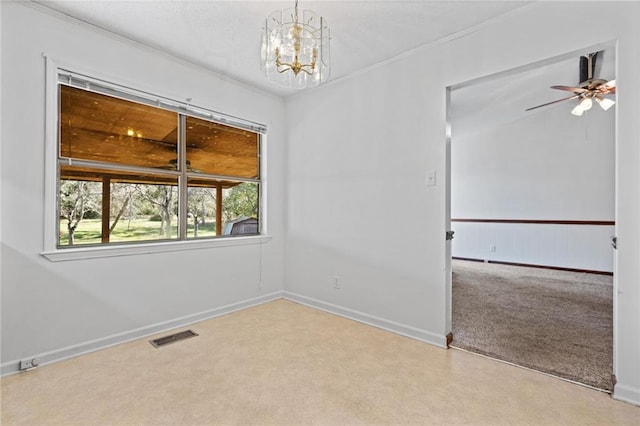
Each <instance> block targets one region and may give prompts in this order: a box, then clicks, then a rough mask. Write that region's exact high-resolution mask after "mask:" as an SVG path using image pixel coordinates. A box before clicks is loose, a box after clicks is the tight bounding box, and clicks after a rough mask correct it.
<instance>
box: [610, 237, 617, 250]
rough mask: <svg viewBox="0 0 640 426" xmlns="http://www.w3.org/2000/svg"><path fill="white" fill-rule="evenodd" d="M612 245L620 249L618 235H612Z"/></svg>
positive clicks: (615, 248)
mask: <svg viewBox="0 0 640 426" xmlns="http://www.w3.org/2000/svg"><path fill="white" fill-rule="evenodd" d="M611 247H613V249H614V250H618V237H611Z"/></svg>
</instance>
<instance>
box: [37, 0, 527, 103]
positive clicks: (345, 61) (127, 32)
mask: <svg viewBox="0 0 640 426" xmlns="http://www.w3.org/2000/svg"><path fill="white" fill-rule="evenodd" d="M36 2H37V3H39V4H41V5H43V6H46V7H49V8H52V9H55V10H57V11H60V12H62V13H65V14H67V15H69V16H73V17H75V18H78V19H80V20H82V21H85V22H88V23H90V24H93V25H96V26H98V27H101V28H103V29H106V30H108V31H111V32H113V33H116V34H119V35H122V36H124V37H127V38H129V39H132V40H135V41H138V42H140V43H143V44H145V45H148V46H151V47H154V48H156V49H159V50H162V51H164V52H166V53H169V54H171V55H173V56H176V57H179V58H182V59H184V60H187V61H189V62H192V63H194V64H198V65H200V66H203V67H206V68H208V69H210V70H213V71H215V72H217V73H219V74H222V75H225V76H228V77H232V78H234V79H236V80H238V81H241V82H244V83H246V84H249V85H251V86H254V87H258V88H260V89H263V90H265V91H267V92H270V93H273V94H275V95H278V96H287V95H290V94H293V93H295V91H294V90H291V89H283V88H281V87H279V86H275V85H273V84H272V83H269V82H268V81H267V80H266V78H265V77H264V75H263V74H262V71H261V68H260V36H261V29H262V27H263V25H264V20H265V18H266V16H267V15H268V14H270V13H271V12H273V11H274V10H278V9H284V8H290V7H293V4H294V0H291V1H286V2H282V1H258V0H255V1H206V0H200V1H198V0H173V1H165V0H139V1H123V0H109V1H105V0H85V1H78V0H76V1H58V0H42V1H36ZM527 3H530V2H519V1H481V0H472V1H451V0H449V1H444V0H439V1H406V0H390V1H380V0H369V1H364V0H361V1H304V0H302V1H299V8H300V9H311V10H313V11H315V12H316V13H318V14H320V15H322V16H323V17H324V18H325V19H326V20H327V21H328V23H329V26H330V30H331V78H330V79H331V80H335V79H338V78H340V77H344V76H346V75H349V74H351V73H354V72H356V71H358V70H361V69H363V68H367V67H370V66H372V65H375V64H377V63H379V62H383V61H385V60H387V59H390V58H393V57H395V56H398V55H400V54H402V53H404V52H407V51H409V50H411V49H414V48H417V47H419V46H422V45H425V44H428V43H431V42H434V41H436V40H439V39H442V38H444V37H447V36H449V35H451V34H454V33H457V32H460V31H463V30H465V29H468V28H470V27H473V26H475V25H478V24H480V23H482V22H485V21H487V20H490V19H493V18H495V17H498V16H500V15H502V14H505V13H507V12H509V11H511V10H513V9H516V8H519V7H522V6H524V5H526V4H527Z"/></svg>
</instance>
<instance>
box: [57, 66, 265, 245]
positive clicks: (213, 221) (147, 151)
mask: <svg viewBox="0 0 640 426" xmlns="http://www.w3.org/2000/svg"><path fill="white" fill-rule="evenodd" d="M56 90H57V108H58V120H57V122H58V140H57V170H56V171H57V174H56V181H57V200H56V217H57V220H56V227H57V239H56V247H57V248H58V249H62V248H69V247H82V246H105V245H113V244H122V243H149V242H154V241H164V242H166V241H185V240H195V239H206V238H220V237H234V236H239V235H259V234H260V230H261V218H260V212H261V208H260V204H261V203H260V200H261V197H260V194H261V179H260V146H261V137H262V133H264V128H263V127H261V126H259V125H256V124H254V123H249V122H245V121H242V120H239V119H235V118H233V117H227V116H222V115H220V114H216V113H213V112H211V111H205V110H200V109H196V108H193V107H190V106H189V105H187V104H181V103H178V102H175V101H170V100H166V99H162V98H157V97H153V96H150V95H148V94H145V93H142V92H135V91H133V90H131V89H127V88H121V87H119V86H115V85H112V84H108V83H104V82H101V81H97V80H91V79H88V78H86V77H84V76H78V75H75V74H73V73H70V72H59V73H58V82H57V85H56Z"/></svg>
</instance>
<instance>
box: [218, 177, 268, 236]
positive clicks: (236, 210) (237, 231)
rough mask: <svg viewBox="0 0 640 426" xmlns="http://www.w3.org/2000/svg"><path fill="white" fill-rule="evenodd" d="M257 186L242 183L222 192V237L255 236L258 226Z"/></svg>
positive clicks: (250, 183)
mask: <svg viewBox="0 0 640 426" xmlns="http://www.w3.org/2000/svg"><path fill="white" fill-rule="evenodd" d="M258 188H259V187H258V184H257V183H253V182H243V183H240V184H239V185H235V186H232V187H231V188H226V189H224V190H223V191H222V217H223V221H224V224H223V228H222V234H223V235H251V234H253V235H255V234H258V233H259V226H258V199H259V197H258V194H259V192H258Z"/></svg>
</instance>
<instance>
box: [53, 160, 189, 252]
mask: <svg viewBox="0 0 640 426" xmlns="http://www.w3.org/2000/svg"><path fill="white" fill-rule="evenodd" d="M60 176H61V179H60V192H59V209H60V224H59V226H60V227H59V237H58V245H59V246H77V245H83V244H101V243H103V244H106V243H113V242H132V241H137V242H142V241H152V240H165V239H175V238H177V236H178V219H177V205H178V189H177V183H178V182H177V178H176V177H174V176H162V175H151V174H146V175H144V174H138V175H134V174H133V173H123V172H122V171H113V170H98V169H87V168H81V167H70V166H63V167H61V168H60Z"/></svg>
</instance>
